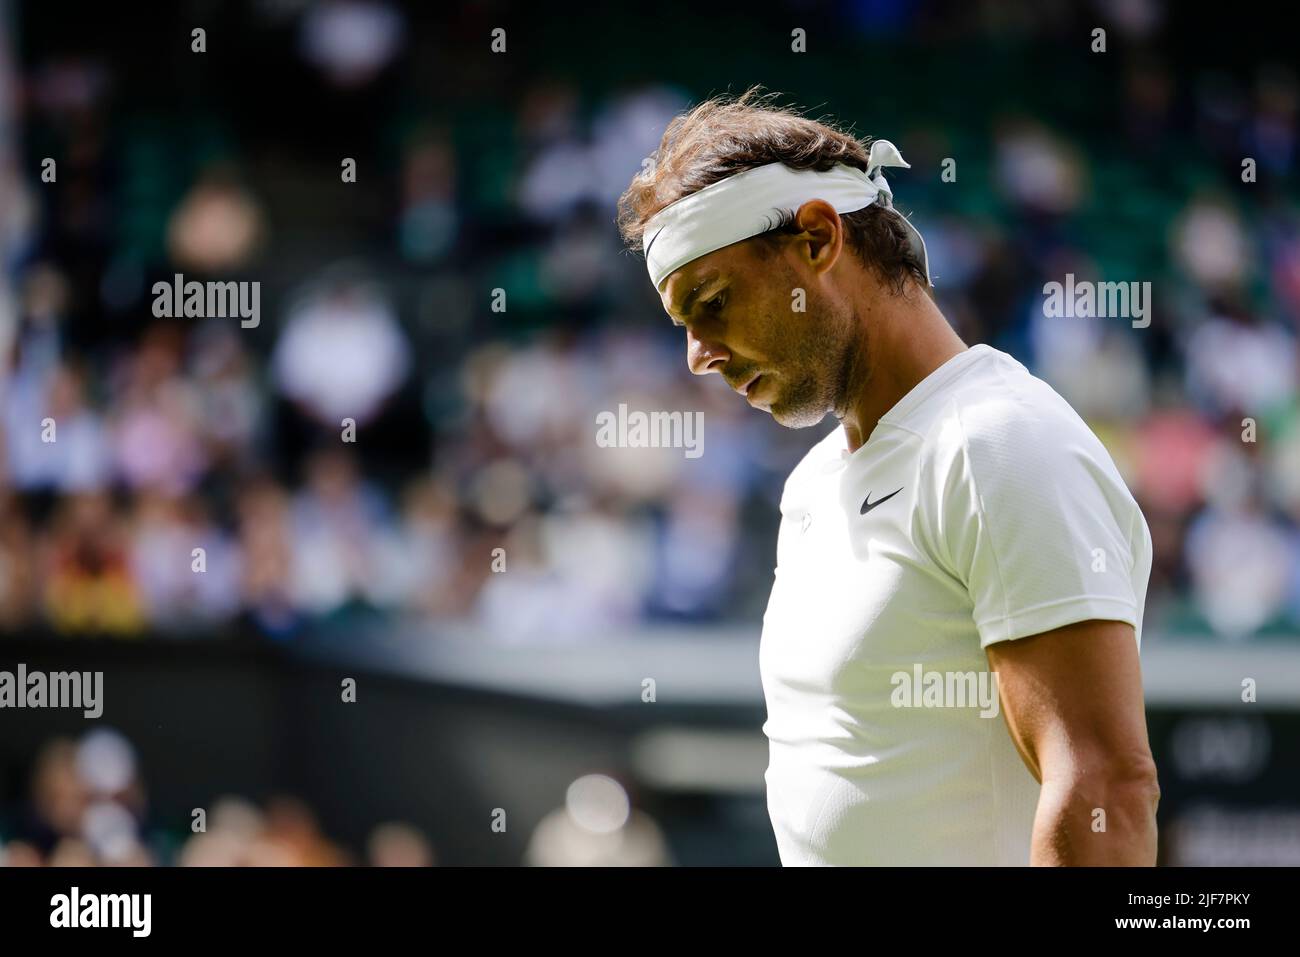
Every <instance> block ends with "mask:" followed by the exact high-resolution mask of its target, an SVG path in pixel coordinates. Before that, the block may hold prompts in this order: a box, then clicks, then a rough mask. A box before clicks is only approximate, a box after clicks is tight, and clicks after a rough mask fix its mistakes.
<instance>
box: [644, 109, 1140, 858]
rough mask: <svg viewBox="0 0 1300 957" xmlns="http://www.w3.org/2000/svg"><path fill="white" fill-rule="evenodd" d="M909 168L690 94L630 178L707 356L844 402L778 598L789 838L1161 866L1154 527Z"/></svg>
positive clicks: (798, 496)
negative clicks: (981, 290)
mask: <svg viewBox="0 0 1300 957" xmlns="http://www.w3.org/2000/svg"><path fill="white" fill-rule="evenodd" d="M907 165H908V164H907V163H905V162H904V161H903V158H902V157H901V156H900V155H899V151H898V150H897V149H896V148H895V147H894V146H893V145H892V144H891V143H889V142H887V141H885V140H877V141H875V142H868V141H864V140H861V139H859V138H856V137H854V136H851V135H849V134H848V133H845V132H842V131H840V130H839V129H837V128H834V127H833V126H830V125H827V124H825V123H822V122H816V121H813V120H811V119H808V118H805V117H803V116H801V115H800V114H799V113H797V112H796V111H793V110H790V109H786V108H781V107H778V106H776V105H774V104H773V102H772V100H771V98H770V96H765V95H760V94H757V93H756V92H755V91H750V92H749V93H746V94H744V95H742V96H740V97H738V98H737V97H719V98H714V99H711V100H708V101H706V102H704V103H702V104H700V105H698V106H696V107H695V108H693V109H692V110H690V111H688V112H686V113H684V114H682V115H681V116H678V117H676V118H675V119H674V120H673V121H672V122H671V123H670V124H669V126H668V128H667V129H666V131H665V132H664V135H663V138H662V141H661V143H660V146H659V149H658V150H657V152H656V153H655V155H654V157H653V158H652V162H650V163H647V164H645V168H644V169H643V170H642V171H641V173H639V174H638V175H637V176H636V177H635V178H634V179H633V181H632V183H631V185H630V187H629V188H628V189H627V191H626V192H625V193H624V195H623V197H622V198H621V199H620V202H619V226H620V229H621V230H622V233H623V236H624V239H625V240H626V241H627V242H628V244H629V245H630V246H631V247H632V248H637V249H641V250H642V251H643V252H644V254H645V259H646V264H647V266H648V268H649V273H650V279H651V281H652V282H653V283H654V286H655V289H656V290H657V292H658V294H659V296H660V297H661V299H662V302H663V306H664V309H665V310H666V311H667V313H668V315H669V316H670V317H671V318H672V319H673V321H674V323H675V324H677V325H680V326H683V327H684V328H685V330H686V358H687V363H688V364H689V366H690V368H691V371H692V372H695V373H696V374H699V375H704V374H707V373H717V374H718V375H721V376H722V377H723V378H724V379H725V380H726V381H727V383H728V384H729V385H730V386H731V387H732V388H734V389H735V390H736V391H737V392H738V393H740V394H741V395H742V396H743V397H744V399H745V401H746V402H748V403H749V405H751V406H753V407H754V408H756V409H762V410H764V411H766V412H767V413H768V414H770V415H771V416H772V417H773V418H775V419H776V420H777V421H778V422H780V423H781V424H782V425H785V426H788V427H790V428H805V427H808V426H814V425H817V424H818V423H820V422H821V421H822V420H823V419H824V418H825V416H826V414H827V413H832V414H833V415H834V416H835V417H836V418H837V419H838V420H839V427H838V428H836V429H834V430H833V431H831V432H830V433H829V434H828V435H827V436H826V437H825V438H823V439H822V440H821V441H819V442H817V443H816V445H814V447H813V448H812V450H811V451H809V452H808V454H807V455H806V456H805V457H804V458H803V460H802V461H801V462H800V463H799V464H798V466H796V468H795V469H794V471H793V472H792V473H791V474H790V476H789V478H788V479H787V481H786V484H785V489H784V493H783V496H782V500H781V525H780V533H779V538H778V545H777V564H776V570H775V582H774V585H773V588H772V593H771V596H770V598H769V602H768V606H767V612H766V614H765V616H764V619H763V632H762V641H761V646H760V652H759V661H760V670H761V674H762V682H763V691H764V696H765V698H766V703H767V720H766V722H765V724H764V726H763V730H764V732H765V734H766V735H767V737H768V740H769V745H770V757H769V764H768V768H767V773H766V783H767V795H768V798H767V804H768V810H769V813H770V815H771V819H772V826H773V830H774V831H775V834H776V841H777V847H778V850H779V852H780V855H781V860H782V862H783V863H784V864H787V865H1027V864H1035V865H1040V864H1041V865H1072V864H1099V865H1152V864H1154V863H1155V860H1156V823H1155V820H1156V818H1155V813H1156V805H1157V802H1158V800H1159V794H1160V792H1159V787H1158V784H1157V780H1156V769H1155V765H1154V762H1153V761H1152V758H1151V752H1150V747H1149V744H1148V740H1147V730H1146V719H1145V714H1144V709H1143V700H1142V684H1141V677H1140V668H1139V657H1138V652H1139V647H1140V643H1141V632H1142V613H1143V605H1144V602H1145V597H1146V588H1147V579H1148V576H1149V574H1150V569H1151V536H1150V532H1149V531H1148V529H1147V524H1146V521H1145V520H1144V518H1143V516H1142V513H1141V512H1140V511H1139V509H1138V506H1137V503H1136V502H1135V501H1134V499H1133V497H1132V495H1131V494H1130V493H1129V491H1128V489H1127V488H1126V487H1125V485H1124V482H1123V480H1122V478H1121V477H1120V475H1119V473H1118V471H1117V470H1116V468H1115V465H1114V463H1113V462H1112V461H1111V458H1110V456H1109V455H1108V454H1107V452H1106V450H1105V448H1103V447H1102V444H1101V443H1100V442H1099V441H1098V440H1097V438H1096V436H1095V435H1093V433H1092V431H1091V430H1090V429H1089V428H1088V427H1087V426H1086V425H1085V424H1084V422H1083V421H1082V420H1081V419H1080V418H1079V416H1078V415H1077V414H1076V413H1075V412H1074V410H1073V409H1071V408H1070V406H1069V405H1068V404H1067V403H1066V402H1065V400H1064V399H1062V398H1061V397H1060V396H1059V395H1058V394H1057V393H1056V392H1055V391H1053V389H1052V388H1051V387H1050V386H1048V385H1047V384H1046V383H1044V382H1042V381H1041V380H1039V379H1037V378H1035V377H1034V376H1033V375H1031V374H1030V373H1029V372H1028V371H1027V370H1026V369H1025V367H1024V366H1023V365H1021V364H1020V363H1019V362H1017V361H1016V360H1015V359H1013V358H1012V357H1011V356H1009V355H1007V354H1005V353H1003V352H1000V351H998V350H997V349H993V348H991V347H989V346H987V345H975V346H970V347H968V346H967V345H966V343H964V342H962V340H961V339H960V338H958V336H957V335H956V333H954V331H953V329H952V328H951V327H950V326H949V324H948V322H947V321H946V320H945V318H944V316H943V315H942V314H941V313H940V311H939V309H938V308H937V307H936V305H935V302H934V300H933V298H932V296H931V292H930V290H931V283H930V277H929V265H928V260H927V256H926V251H925V246H924V242H923V241H922V240H921V237H920V235H919V233H918V232H917V231H916V230H915V228H914V227H912V225H911V224H910V223H909V222H908V220H907V219H906V218H904V217H903V216H902V215H901V214H900V213H898V212H897V211H896V210H895V209H894V207H893V196H892V190H891V187H890V185H889V184H888V182H886V180H885V177H884V175H883V171H884V169H885V168H888V167H906V166H907ZM990 691H992V694H990Z"/></svg>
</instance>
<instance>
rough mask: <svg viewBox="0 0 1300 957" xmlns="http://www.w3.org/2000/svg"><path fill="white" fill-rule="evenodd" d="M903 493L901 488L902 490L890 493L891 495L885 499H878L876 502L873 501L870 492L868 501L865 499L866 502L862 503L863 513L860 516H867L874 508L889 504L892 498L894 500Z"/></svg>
mask: <svg viewBox="0 0 1300 957" xmlns="http://www.w3.org/2000/svg"><path fill="white" fill-rule="evenodd" d="M901 491H902V489H901V488H900V489H897V490H896V491H893V492H890V493H889V494H888V495H886V496H885V497H884V498H878V499H876V500H875V501H874V502H873V501H871V493H870V492H868V493H867V497H866V499H865V500H864V501H863V503H862V512H861V513H860V514H862V515H866V514H867V512H869V511H871V510H872V509H873V508H875V507H876V506H877V505H879V504H881V503H882V502H888V501H889V500H890V499H891V498H893V497H894V496H895V495H897V494H898V493H899V492H901Z"/></svg>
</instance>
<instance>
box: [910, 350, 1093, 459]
mask: <svg viewBox="0 0 1300 957" xmlns="http://www.w3.org/2000/svg"><path fill="white" fill-rule="evenodd" d="M936 399H937V401H935V402H933V403H930V404H929V406H928V408H927V409H926V410H924V414H923V415H920V416H915V417H913V419H912V420H911V421H910V422H908V423H906V424H905V425H904V427H906V428H909V429H911V430H913V431H915V432H916V433H917V434H918V435H920V437H921V438H922V440H923V446H924V448H925V451H927V452H931V453H933V452H943V451H952V450H957V451H962V452H964V453H966V454H976V455H981V454H990V455H994V456H997V455H999V453H1005V452H1017V453H1019V452H1030V451H1032V450H1033V449H1035V448H1042V447H1044V446H1053V445H1059V444H1061V443H1062V442H1068V441H1070V440H1072V439H1073V438H1074V437H1077V436H1079V435H1087V436H1089V437H1090V438H1092V439H1093V441H1095V436H1093V433H1092V430H1091V429H1089V428H1088V426H1087V424H1086V423H1085V422H1084V421H1083V419H1082V418H1080V417H1079V414H1078V413H1077V412H1075V410H1074V409H1073V408H1072V407H1071V406H1070V404H1069V403H1068V402H1066V401H1065V399H1064V398H1062V397H1061V395H1060V394H1059V393H1058V392H1057V391H1056V390H1055V389H1053V388H1052V387H1051V386H1050V385H1049V384H1048V383H1047V382H1045V381H1043V380H1042V379H1040V378H1038V377H1037V376H1035V375H1034V374H1033V373H1031V372H1030V371H1029V370H1028V369H1027V368H1025V366H1024V365H1022V364H1021V363H1020V362H1019V361H1017V360H1016V359H1014V358H1013V357H1012V356H1010V355H1008V354H1007V353H1005V352H999V351H998V350H995V349H990V350H988V354H987V355H986V356H984V357H983V358H982V361H980V362H979V363H976V364H973V365H972V366H971V368H970V369H969V370H968V371H967V373H966V374H965V375H962V376H961V377H960V378H958V379H956V380H955V381H953V382H952V383H951V384H950V386H949V387H948V388H947V389H945V390H944V391H943V393H942V394H940V395H939V396H937V397H936Z"/></svg>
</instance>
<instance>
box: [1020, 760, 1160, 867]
mask: <svg viewBox="0 0 1300 957" xmlns="http://www.w3.org/2000/svg"><path fill="white" fill-rule="evenodd" d="M1159 801H1160V788H1159V786H1158V785H1157V784H1156V781H1155V776H1154V774H1151V775H1146V774H1143V775H1138V776H1135V777H1130V778H1128V779H1121V778H1116V777H1106V776H1103V775H1101V774H1091V775H1088V774H1084V775H1071V776H1069V777H1064V778H1057V779H1053V778H1051V777H1047V778H1045V779H1044V781H1043V785H1042V790H1041V792H1040V793H1039V798H1038V812H1037V813H1036V814H1035V816H1034V833H1033V843H1032V848H1031V850H1030V855H1029V863H1030V864H1032V865H1034V866H1088V865H1091V866H1108V867H1121V866H1124V867H1151V866H1154V865H1155V863H1156V806H1157V804H1158V803H1159Z"/></svg>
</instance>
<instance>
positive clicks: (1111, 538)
mask: <svg viewBox="0 0 1300 957" xmlns="http://www.w3.org/2000/svg"><path fill="white" fill-rule="evenodd" d="M847 447H848V446H847V442H846V439H845V434H844V429H843V427H842V426H841V427H840V428H837V429H835V430H834V431H832V432H831V433H830V434H829V435H828V436H826V438H824V439H823V440H822V441H820V442H819V443H818V444H817V445H816V446H814V447H813V448H812V450H810V451H809V453H808V454H807V455H806V456H805V457H804V459H803V460H802V461H801V462H800V463H799V465H798V466H797V467H796V468H795V469H794V471H793V472H792V473H791V474H790V477H789V479H788V480H787V481H786V485H785V493H784V495H783V496H782V499H781V528H780V535H779V539H778V544H777V566H776V579H775V582H774V584H773V587H772V595H771V598H770V599H769V602H768V606H767V612H766V614H765V615H764V617H763V635H762V642H761V647H760V653H759V664H760V670H761V673H762V680H763V693H764V697H765V698H766V701H767V721H766V723H765V724H764V725H763V731H764V733H765V734H766V735H767V737H768V740H769V747H770V762H769V765H768V769H767V776H766V779H767V792H768V802H767V803H768V810H769V813H770V814H771V818H772V826H773V829H774V831H775V832H776V840H777V847H778V849H779V851H780V854H781V861H782V863H784V864H786V865H796V864H813V865H876V864H886V865H909V864H910V865H941V864H942V865H950V864H951V865H1026V864H1028V863H1029V850H1030V834H1031V829H1032V824H1033V818H1034V812H1035V809H1036V806H1037V802H1038V791H1039V785H1038V783H1037V781H1035V780H1034V778H1033V775H1031V774H1030V773H1029V771H1028V769H1027V768H1026V767H1025V766H1024V763H1023V762H1022V761H1021V759H1020V756H1019V754H1018V753H1017V751H1016V748H1015V745H1014V743H1013V742H1012V740H1011V736H1010V733H1009V732H1008V730H1007V727H1006V719H1005V717H1004V716H1003V715H1002V713H1001V710H1000V707H997V709H996V711H995V712H994V713H992V715H991V716H985V717H981V712H983V713H984V714H985V715H988V714H989V713H990V709H989V708H987V707H985V706H984V705H982V704H980V703H976V701H975V700H973V699H974V698H975V697H976V692H975V689H976V687H977V683H978V682H984V683H985V687H986V688H987V689H988V690H989V692H990V693H989V694H987V695H985V697H984V704H987V702H988V700H989V699H990V698H992V699H994V700H995V699H996V684H995V683H994V682H992V681H990V675H989V669H988V659H987V657H986V654H985V651H984V649H985V648H986V647H987V646H988V645H990V644H992V643H994V642H997V641H1007V640H1011V639H1016V638H1023V637H1026V636H1029V635H1036V634H1039V633H1040V632H1044V631H1049V630H1051V629H1053V628H1058V627H1061V626H1063V625H1067V624H1070V623H1072V622H1078V621H1086V620H1089V619H1110V620H1119V621H1126V622H1129V623H1130V624H1132V625H1133V626H1134V628H1135V630H1136V631H1137V637H1138V642H1139V646H1140V643H1141V631H1142V610H1143V605H1144V604H1145V600H1146V588H1147V579H1148V577H1149V575H1150V571H1151V535H1150V532H1149V531H1148V529H1147V524H1146V521H1145V520H1144V519H1143V517H1142V513H1141V511H1140V510H1139V509H1138V506H1137V503H1136V502H1135V501H1134V500H1133V497H1132V495H1130V494H1129V491H1128V489H1127V488H1126V487H1125V485H1124V481H1123V479H1122V478H1121V477H1120V475H1119V472H1118V471H1117V470H1116V468H1115V465H1114V463H1113V462H1112V461H1111V458H1110V456H1109V455H1108V454H1107V452H1106V450H1105V448H1104V447H1103V446H1102V444H1101V443H1100V442H1099V441H1098V440H1097V437H1096V436H1095V435H1093V433H1092V431H1091V430H1090V429H1089V428H1088V427H1087V426H1086V425H1085V424H1084V422H1083V420H1081V419H1080V418H1079V416H1078V415H1077V414H1076V413H1075V412H1074V410H1073V409H1071V408H1070V406H1069V405H1068V404H1067V403H1066V402H1065V400H1064V399H1062V398H1061V397H1060V396H1059V395H1057V394H1056V392H1055V391H1053V390H1052V388H1051V387H1050V386H1049V385H1047V384H1046V383H1045V382H1043V381H1041V380H1040V379H1037V378H1035V377H1034V376H1032V375H1030V373H1029V371H1028V370H1027V369H1025V367H1024V366H1023V365H1021V364H1020V363H1019V362H1017V361H1016V360H1015V359H1013V358H1012V357H1011V356H1009V355H1007V354H1006V353H1004V352H999V351H998V350H996V349H994V348H992V347H990V346H986V345H977V346H974V347H972V348H971V349H968V350H966V351H965V352H962V353H960V354H959V355H957V356H955V357H953V358H952V359H950V360H949V361H948V362H946V363H944V365H942V366H941V367H940V368H938V369H936V370H935V371H934V372H933V373H931V374H930V375H929V376H927V377H926V378H925V379H923V380H922V381H921V382H920V383H918V384H917V385H916V386H915V387H914V388H913V389H912V390H911V391H910V392H908V393H907V395H905V396H904V397H903V398H902V399H901V400H900V401H899V402H898V404H897V405H895V406H894V407H893V408H892V409H890V410H889V412H888V413H887V414H886V415H885V416H884V417H882V418H881V420H880V422H879V424H878V425H877V426H876V428H875V430H874V431H873V432H872V433H871V436H870V438H869V439H868V441H867V442H866V444H865V445H863V446H862V447H861V448H859V449H858V450H857V451H856V452H855V453H852V454H850V453H849V452H848V451H847ZM981 673H982V674H983V677H980V674H981ZM900 675H902V676H906V678H903V677H900ZM935 675H938V676H939V677H935ZM939 682H942V686H943V688H946V689H947V696H946V697H934V696H931V694H930V693H931V692H934V693H935V694H936V695H937V694H938V691H936V690H935V689H936V688H938V687H939V684H938V683H939ZM959 685H961V686H964V687H965V688H966V689H968V690H969V691H971V692H972V693H971V694H970V695H968V696H967V697H966V698H964V699H963V698H962V697H960V696H959V695H958V694H957V690H958V687H959ZM927 703H928V704H931V705H933V704H943V705H945V706H943V707H934V706H923V705H925V704H927ZM961 704H965V705H966V706H964V707H962V706H959V705H961ZM918 705H922V706H918Z"/></svg>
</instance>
